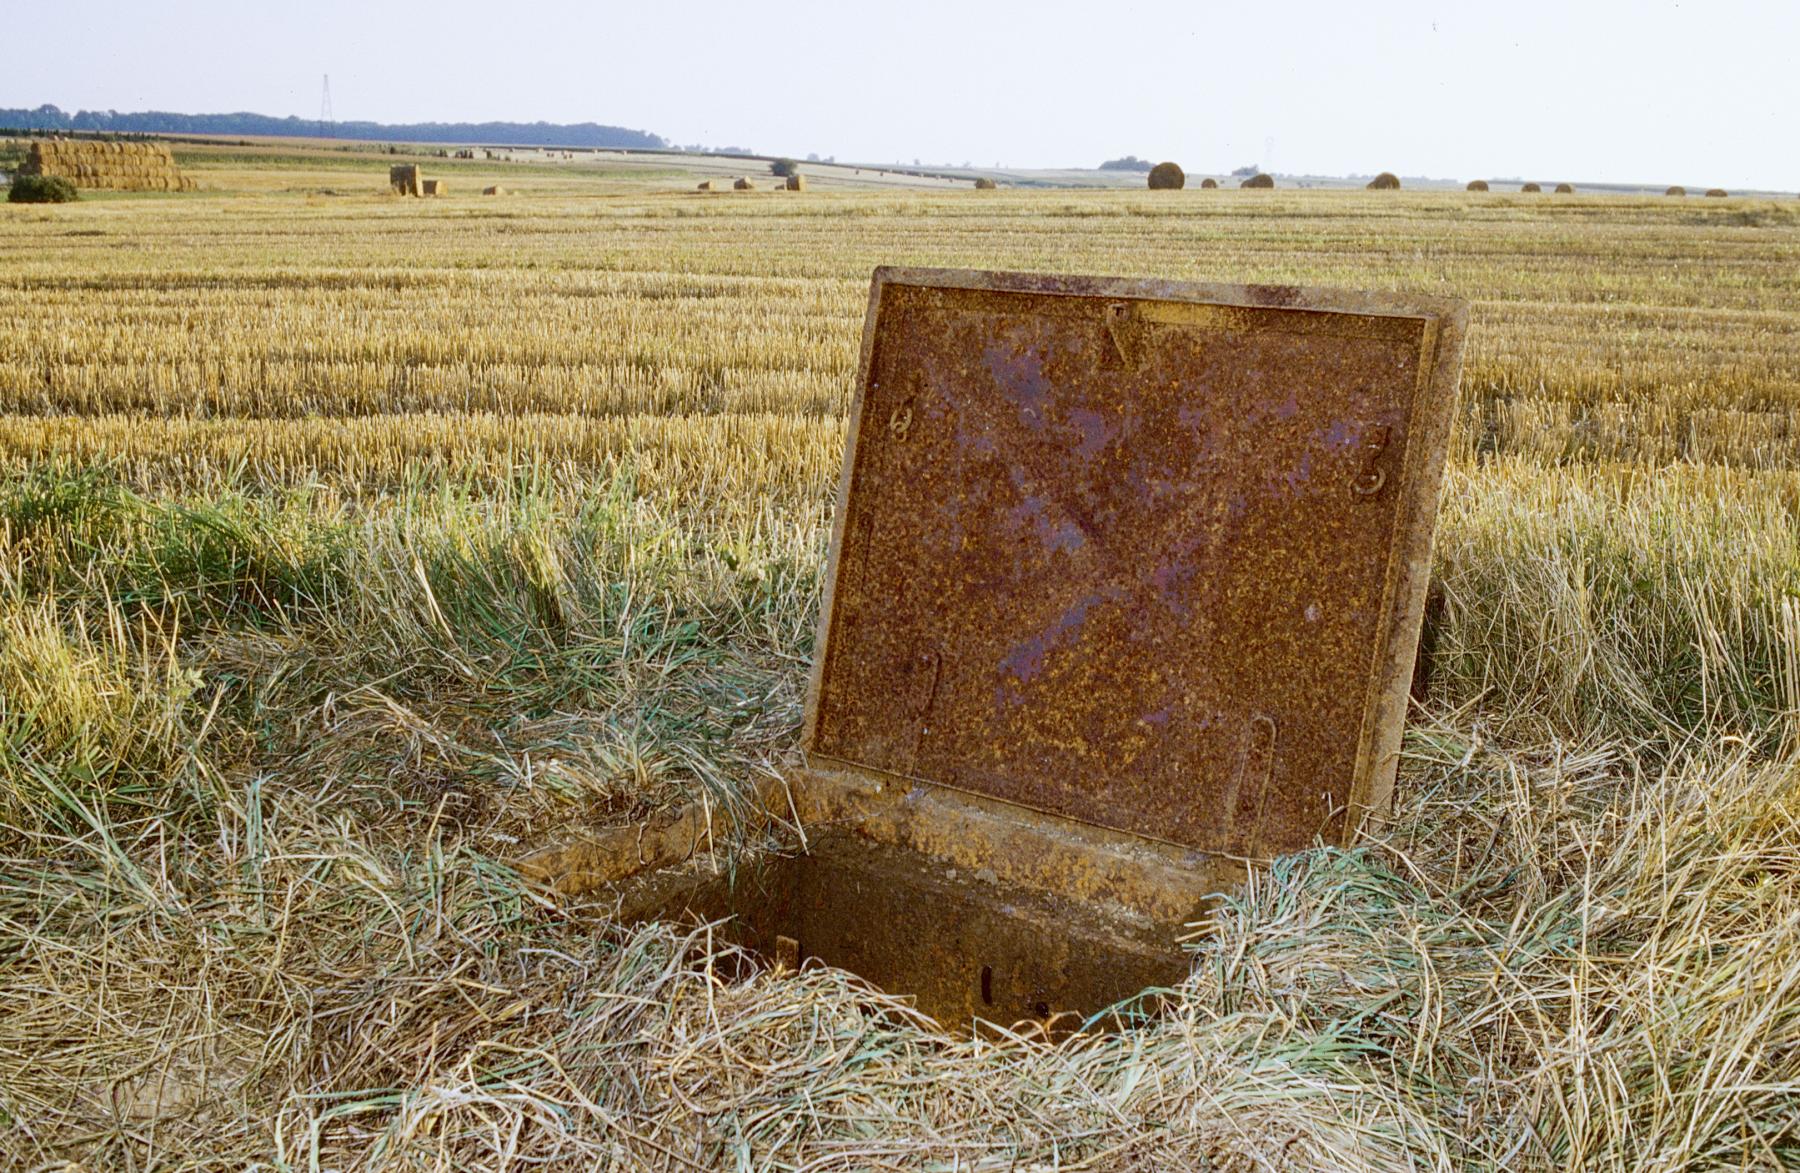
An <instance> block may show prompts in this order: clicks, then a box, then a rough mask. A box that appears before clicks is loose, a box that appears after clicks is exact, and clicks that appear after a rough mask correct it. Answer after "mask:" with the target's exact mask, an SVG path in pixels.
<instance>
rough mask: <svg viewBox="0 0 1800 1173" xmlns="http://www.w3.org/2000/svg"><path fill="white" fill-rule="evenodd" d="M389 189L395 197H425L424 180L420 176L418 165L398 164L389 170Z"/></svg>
mask: <svg viewBox="0 0 1800 1173" xmlns="http://www.w3.org/2000/svg"><path fill="white" fill-rule="evenodd" d="M388 187H389V188H391V189H392V190H393V192H394V194H395V195H403V196H417V195H424V194H425V188H424V186H423V180H422V179H421V178H420V176H419V165H418V164H417V163H397V164H395V165H394V166H392V167H389V168H388Z"/></svg>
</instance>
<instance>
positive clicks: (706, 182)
mask: <svg viewBox="0 0 1800 1173" xmlns="http://www.w3.org/2000/svg"><path fill="white" fill-rule="evenodd" d="M694 190H696V191H717V190H718V188H716V187H714V186H713V181H712V180H710V179H702V180H701V181H700V184H699V186H698V187H696V188H695V189H694Z"/></svg>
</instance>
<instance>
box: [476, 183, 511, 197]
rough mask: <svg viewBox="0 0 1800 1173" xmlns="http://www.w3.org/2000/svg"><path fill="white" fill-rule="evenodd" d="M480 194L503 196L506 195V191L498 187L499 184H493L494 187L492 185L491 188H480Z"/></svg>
mask: <svg viewBox="0 0 1800 1173" xmlns="http://www.w3.org/2000/svg"><path fill="white" fill-rule="evenodd" d="M481 194H482V195H491V196H503V195H505V194H506V189H505V188H504V187H501V186H500V185H499V184H497V183H496V184H495V185H494V186H492V187H484V188H482V189H481Z"/></svg>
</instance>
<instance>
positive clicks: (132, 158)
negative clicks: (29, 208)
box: [19, 138, 197, 191]
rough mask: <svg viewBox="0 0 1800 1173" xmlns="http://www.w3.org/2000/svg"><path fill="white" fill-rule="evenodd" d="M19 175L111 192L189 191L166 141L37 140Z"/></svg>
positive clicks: (191, 185)
mask: <svg viewBox="0 0 1800 1173" xmlns="http://www.w3.org/2000/svg"><path fill="white" fill-rule="evenodd" d="M19 174H21V175H60V176H62V177H63V178H64V179H67V180H68V181H69V182H70V183H72V184H74V185H75V186H76V187H81V188H96V189H100V188H104V189H109V190H112V191H193V190H194V188H195V187H196V186H197V185H196V184H195V183H194V181H193V180H192V179H189V178H187V177H186V176H184V175H182V174H181V171H180V169H179V168H177V167H176V166H175V156H174V155H172V154H170V153H169V148H168V144H166V143H144V142H95V141H89V140H85V139H64V138H52V139H37V140H35V141H33V142H32V144H31V148H30V150H29V151H27V152H26V155H25V164H24V166H22V167H21V168H19Z"/></svg>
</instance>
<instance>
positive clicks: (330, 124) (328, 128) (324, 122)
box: [319, 73, 337, 138]
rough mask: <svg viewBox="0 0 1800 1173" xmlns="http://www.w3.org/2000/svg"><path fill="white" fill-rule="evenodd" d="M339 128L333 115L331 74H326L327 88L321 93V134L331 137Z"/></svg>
mask: <svg viewBox="0 0 1800 1173" xmlns="http://www.w3.org/2000/svg"><path fill="white" fill-rule="evenodd" d="M336 130H337V120H336V119H335V118H333V117H332V116H331V75H330V74H329V73H328V74H326V75H325V88H324V90H322V91H321V92H320V93H319V134H320V135H321V136H323V137H325V138H330V137H332V135H333V134H334V133H335V132H336Z"/></svg>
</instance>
